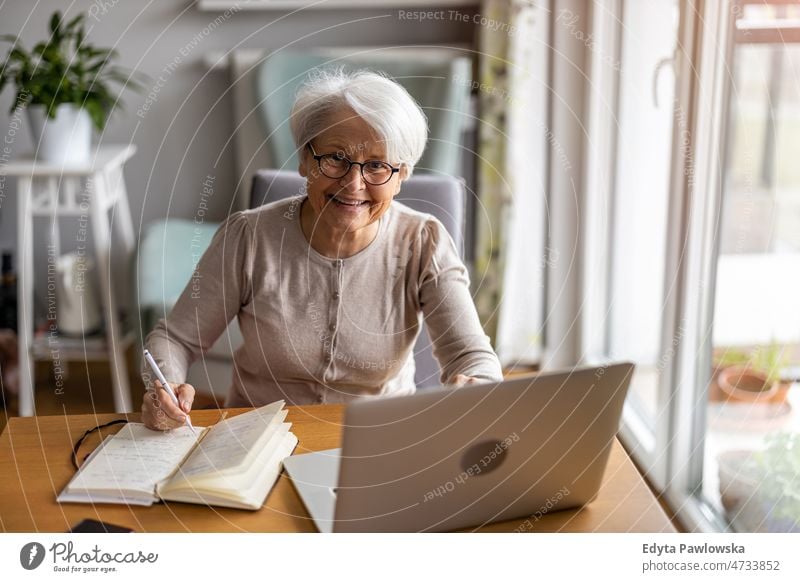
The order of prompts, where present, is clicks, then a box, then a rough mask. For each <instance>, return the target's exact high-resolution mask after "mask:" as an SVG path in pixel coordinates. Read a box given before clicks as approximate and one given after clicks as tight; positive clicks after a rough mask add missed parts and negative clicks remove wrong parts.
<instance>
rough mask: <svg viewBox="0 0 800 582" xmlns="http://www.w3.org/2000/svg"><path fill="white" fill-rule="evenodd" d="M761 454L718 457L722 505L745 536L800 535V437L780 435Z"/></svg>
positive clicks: (734, 453) (733, 453)
mask: <svg viewBox="0 0 800 582" xmlns="http://www.w3.org/2000/svg"><path fill="white" fill-rule="evenodd" d="M765 444H766V446H765V448H764V449H763V450H759V451H744V450H736V451H726V452H724V453H722V454H720V455H719V456H718V457H717V461H718V467H719V488H720V496H721V501H722V505H723V507H724V509H725V513H726V515H727V516H728V519H729V521H730V522H731V525H732V526H733V527H734V529H736V530H737V531H742V532H800V434H798V433H789V432H779V433H775V434H772V435H770V436H768V437H767V438H766V441H765Z"/></svg>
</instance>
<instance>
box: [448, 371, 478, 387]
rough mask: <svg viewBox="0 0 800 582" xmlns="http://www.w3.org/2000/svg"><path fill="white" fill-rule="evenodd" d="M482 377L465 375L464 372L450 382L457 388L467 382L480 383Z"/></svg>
mask: <svg viewBox="0 0 800 582" xmlns="http://www.w3.org/2000/svg"><path fill="white" fill-rule="evenodd" d="M480 381H481V380H480V378H473V377H472V376H465V375H464V374H457V375H456V376H455V377H454V378H453V380H452V382H450V385H451V386H455V387H456V388H460V387H461V386H465V385H467V384H479V383H480Z"/></svg>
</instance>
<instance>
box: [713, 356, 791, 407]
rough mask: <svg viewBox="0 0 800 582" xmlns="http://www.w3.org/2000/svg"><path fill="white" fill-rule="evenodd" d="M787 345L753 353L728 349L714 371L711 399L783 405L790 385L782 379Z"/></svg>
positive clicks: (717, 362)
mask: <svg viewBox="0 0 800 582" xmlns="http://www.w3.org/2000/svg"><path fill="white" fill-rule="evenodd" d="M786 349H787V348H786V347H785V346H782V345H780V344H778V343H776V342H772V343H771V344H769V345H768V346H758V347H756V348H755V349H754V350H752V351H750V352H746V351H741V350H726V351H725V352H724V353H723V354H722V356H721V357H720V358H718V359H717V361H716V365H715V370H714V371H713V382H712V386H711V400H715V401H732V402H750V403H756V402H758V403H770V404H779V403H782V402H784V401H785V400H786V395H787V393H788V391H789V387H790V384H789V383H785V382H781V370H782V368H783V367H784V366H785V365H786V363H787V357H786V355H785V352H786Z"/></svg>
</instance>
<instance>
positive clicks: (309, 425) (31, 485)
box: [0, 405, 674, 532]
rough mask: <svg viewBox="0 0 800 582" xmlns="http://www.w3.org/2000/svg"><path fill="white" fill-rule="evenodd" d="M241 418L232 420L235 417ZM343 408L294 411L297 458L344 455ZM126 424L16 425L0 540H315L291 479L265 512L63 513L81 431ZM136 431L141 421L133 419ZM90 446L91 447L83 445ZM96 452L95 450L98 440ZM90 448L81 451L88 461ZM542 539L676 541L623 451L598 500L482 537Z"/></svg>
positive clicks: (108, 509) (1, 450) (10, 439)
mask: <svg viewBox="0 0 800 582" xmlns="http://www.w3.org/2000/svg"><path fill="white" fill-rule="evenodd" d="M241 412H245V410H244V409H236V410H231V411H229V415H233V414H238V413H241ZM342 413H343V407H342V406H341V405H321V406H302V407H296V406H291V407H289V415H288V418H287V420H288V421H290V422H292V423H293V425H292V431H293V432H294V433H295V434H296V435H297V437H298V438H299V440H300V444H299V445H298V447H297V449H296V451H295V452H296V453H305V452H309V451H319V450H324V449H330V448H334V447H338V446H339V445H340V431H339V424H340V422H341V418H342ZM219 416H220V411H217V410H213V411H211V410H201V411H197V412H193V413H192V422H194V423H195V424H197V425H199V426H207V425H210V424H213V423H214V422H216V421H217V420H218V419H219ZM122 417H123V415H117V414H100V415H88V414H87V415H76V416H35V417H29V418H11V419H9V422H8V425H7V426H6V429H5V431H3V434H2V436H0V475H2V477H3V478H2V479H0V531H5V532H65V531H68V530H69V529H70V527H71V526H72V525H74V524H76V523H78V522H79V521H81V520H82V519H84V518H92V519H98V520H101V521H105V522H108V523H112V524H116V525H123V526H128V527H130V528H133V529H134V530H135V531H137V532H312V531H316V530H315V528H314V524H313V522H312V521H311V518H310V517H309V516H308V513H307V512H306V510H305V508H304V507H303V504H302V502H301V501H300V498H299V497H298V496H297V493H296V492H295V490H294V487H293V486H292V484H291V483H290V482H289V479H288V477H287V476H286V475H285V474H281V476H280V478H279V480H278V482H277V483H276V485H275V488H274V489H273V490H272V492H271V493H270V495H269V497H268V498H267V504H266V506H265V507H264V508H262V509H261V510H260V511H256V512H250V511H241V510H235V509H224V508H216V507H203V506H199V505H191V504H183V503H168V504H165V503H159V504H156V505H154V506H152V507H127V506H122V505H95V506H92V505H84V504H59V503H57V502H56V495H57V494H58V492H60V491H61V489H62V488H63V487H64V486H65V485H66V484H67V482H68V481H69V480H70V479H71V478H72V476H73V473H74V468H73V467H72V464H71V461H70V454H71V449H72V443H74V442H75V441H76V440H77V439H78V438H79V437H80V436H81V435H82V434H83V432H84V431H85V430H87V429H89V428H92V427H94V426H97V425H98V424H102V423H105V422H108V421H109V420H112V419H114V418H122ZM129 418H130V420H133V421H138V420H139V415H138V414H131V415H129ZM87 440H88V439H87ZM93 442H94V443H96V442H98V440H97V439H96V440H95V441H93ZM91 446H92V445H89V446H87V447H84V448H85V449H86V450H85V451H84V452H85V453H88V452H89V451H91ZM518 528H521V529H522V530H524V531H537V532H559V531H565V532H594V531H598V532H628V531H636V532H672V531H674V529H673V527H672V525H671V524H670V522H669V520H668V519H667V516H666V515H665V514H664V512H663V511H662V509H661V507H660V506H659V505H658V502H657V501H656V499H655V497H653V495H652V493H651V492H650V490H649V489H648V488H647V486H646V485H645V483H644V481H643V480H642V478H641V476H640V475H639V473H638V472H637V471H636V469H635V468H634V466H633V464H632V463H631V461H630V459H629V458H628V456H627V454H626V453H625V451H624V450H623V449H622V447H621V446H620V444H619V443H618V442H615V443H614V447H613V450H612V452H611V458H610V461H609V465H608V468H607V469H606V475H605V478H604V482H603V486H602V488H601V490H600V493H599V495H598V497H597V499H596V500H595V501H594V502H592V503H591V504H589V505H588V506H586V507H584V508H582V509H577V510H566V511H559V512H553V513H550V514H547V515H544V516H543V517H541V518H540V519H538V520H528V521H526V520H525V519H520V520H516V521H508V522H503V523H499V524H492V525H489V526H486V527H483V528H481V531H506V532H510V531H514V530H516V529H518Z"/></svg>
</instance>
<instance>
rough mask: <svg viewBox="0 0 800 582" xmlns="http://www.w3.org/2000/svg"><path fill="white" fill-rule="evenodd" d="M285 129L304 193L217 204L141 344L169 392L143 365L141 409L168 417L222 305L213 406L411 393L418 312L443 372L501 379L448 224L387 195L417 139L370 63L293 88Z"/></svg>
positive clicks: (183, 408)
mask: <svg viewBox="0 0 800 582" xmlns="http://www.w3.org/2000/svg"><path fill="white" fill-rule="evenodd" d="M291 130H292V134H293V136H294V139H295V143H296V144H297V147H298V151H299V153H300V168H299V170H300V174H301V175H302V176H304V177H305V178H306V180H307V184H306V189H307V192H306V194H307V195H305V196H302V197H296V198H289V199H286V200H281V201H278V202H274V203H271V204H267V205H265V206H262V207H260V208H256V209H252V210H246V211H243V212H236V213H234V214H232V215H231V216H230V217H229V218H228V219H227V220H226V221H225V222H224V223H223V225H222V226H221V227H220V229H219V230H218V231H217V233H216V235H215V236H214V239H213V240H212V242H211V245H210V246H209V248H208V250H207V251H206V253H205V254H204V255H203V257H202V259H201V260H200V262H199V263H198V266H197V271H196V272H195V275H194V277H193V280H192V282H191V283H190V284H189V285H188V286H187V288H186V289H185V290H184V292H183V294H182V295H181V297H180V299H179V300H178V302H177V303H176V305H175V307H174V309H173V310H172V312H171V313H170V315H169V317H168V318H167V319H166V320H161V321H160V322H159V323H158V325H157V326H156V328H155V329H154V330H153V331H152V333H150V335H149V336H148V337H147V341H146V344H147V348H148V349H149V350H150V352H151V353H152V354H153V356H154V357H155V359H156V361H157V362H158V364H159V366H161V369H162V371H163V372H164V376H165V377H166V379H167V381H169V382H170V383H172V384H173V386H177V389H176V393H177V395H178V399H179V402H180V407H178V406H176V405H174V404H173V403H172V401H171V399H170V398H169V396H168V395H167V394H166V391H164V390H160V389H158V388H159V386H160V385H159V383H158V381H155V380H154V379H152V378H151V375H150V373H149V371H148V370H144V371H143V377H144V379H145V385H146V386H147V387H148V392H147V394H146V395H145V398H144V404H143V406H142V412H143V419H144V422H145V424H146V425H147V426H149V427H151V428H154V429H167V428H172V427H177V426H180V425H181V424H182V423H183V421H184V415H185V414H186V413H188V412H189V411H190V409H191V405H192V400H193V398H194V392H195V391H194V388H193V387H192V386H190V385H189V384H185V383H184V382H185V380H186V376H187V370H188V367H189V364H190V363H191V362H192V361H193V360H194V359H196V358H197V357H199V356H200V355H201V354H202V353H203V352H204V351H205V350H207V349H209V348H210V347H211V346H212V344H213V343H214V342H215V341H216V339H217V338H218V337H219V336H220V334H221V333H222V332H223V331H224V330H225V328H226V327H227V325H228V323H229V322H230V320H231V319H233V318H234V317H237V318H238V322H239V327H240V328H241V331H242V335H243V336H244V344H243V345H242V347H241V348H239V349H238V350H237V351H236V353H235V355H234V372H233V385H232V386H231V388H230V389H229V392H228V397H227V399H226V402H225V405H226V406H259V405H263V404H266V403H269V402H272V401H275V400H279V399H285V400H286V401H287V402H288V403H290V404H309V403H326V402H346V401H348V400H352V399H356V398H364V397H370V396H372V397H375V396H399V395H405V394H412V393H413V392H414V391H415V389H416V387H415V384H414V354H413V349H412V348H413V346H414V343H415V341H416V339H417V335H418V334H419V332H420V318H421V316H422V317H424V318H425V322H426V324H427V326H428V329H429V330H430V334H431V338H432V341H433V346H434V355H435V357H436V359H437V360H438V361H439V364H440V366H441V369H442V373H441V380H442V382H443V383H446V384H451V385H455V386H459V385H463V384H465V383H474V382H481V381H497V380H500V379H501V378H502V375H501V370H500V364H499V362H498V359H497V356H496V355H495V353H494V352H493V351H492V348H491V345H490V343H489V339H488V337H487V336H486V335H485V334H484V333H483V330H482V328H481V325H480V322H479V321H478V316H477V313H476V311H475V306H474V304H473V303H472V298H471V296H470V292H469V282H468V279H467V272H466V269H465V268H464V265H463V264H462V262H461V260H460V259H459V256H458V253H457V251H456V248H455V245H454V244H453V241H452V239H451V238H450V236H449V235H448V233H447V232H446V230H445V229H444V227H443V226H442V224H441V223H440V222H439V221H438V220H436V219H435V218H434V217H432V216H430V215H427V214H423V213H420V212H415V211H413V210H411V209H409V208H408V207H406V206H403V205H402V204H400V203H393V202H392V201H393V199H394V197H395V196H397V194H398V192H400V189H401V187H402V184H403V181H404V180H406V179H408V177H409V176H411V173H412V171H413V169H414V165H415V164H416V163H417V162H418V161H419V159H420V157H421V156H422V152H423V150H424V149H425V142H426V139H427V132H428V129H427V123H426V120H425V116H424V114H423V113H422V111H421V109H420V108H419V106H418V105H417V104H416V102H415V101H414V100H413V99H412V97H411V96H410V95H409V94H408V93H407V92H406V90H405V89H403V88H402V87H401V86H400V85H398V84H397V83H395V82H393V81H391V80H390V79H388V78H386V77H384V76H381V75H379V74H376V73H372V72H368V71H358V72H355V73H344V72H342V71H333V72H331V71H328V72H323V73H320V74H318V75H316V76H315V77H314V78H312V79H311V80H310V81H309V82H307V83H306V84H305V85H304V86H303V87H302V88H301V89H300V91H299V93H298V95H297V99H296V101H295V104H294V107H293V109H292V114H291Z"/></svg>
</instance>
